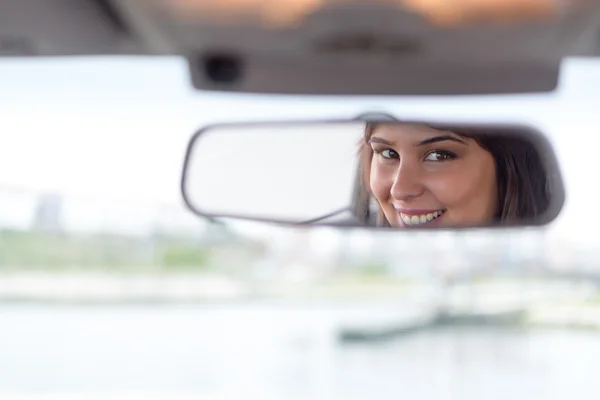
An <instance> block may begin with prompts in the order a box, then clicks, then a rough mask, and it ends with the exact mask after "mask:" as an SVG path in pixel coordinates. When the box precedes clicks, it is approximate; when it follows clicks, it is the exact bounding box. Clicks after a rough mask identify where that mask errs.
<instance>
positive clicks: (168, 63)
mask: <svg viewBox="0 0 600 400" xmlns="http://www.w3.org/2000/svg"><path fill="white" fill-rule="evenodd" d="M0 87H1V88H2V90H0V105H1V110H2V111H1V112H0V126H1V127H2V130H1V133H0V325H1V326H2V327H3V328H2V334H1V335H0V337H1V338H2V340H0V376H1V377H2V379H0V398H90V395H91V394H95V395H98V394H99V395H100V397H101V398H109V397H110V396H113V397H110V398H111V399H113V398H119V399H120V398H123V399H125V398H128V399H129V398H165V399H167V398H168V399H174V398H215V399H216V398H219V399H224V398H231V399H233V398H236V399H237V398H240V396H242V397H249V398H273V399H276V398H277V399H281V398H295V399H331V398H344V399H364V398H370V397H373V396H374V395H375V396H376V397H378V398H390V399H391V398H398V396H402V395H404V396H406V395H409V396H410V397H411V398H423V399H433V398H435V399H454V398H461V399H475V398H481V397H485V398H488V399H490V398H500V396H502V398H505V394H506V391H510V393H511V396H512V397H514V398H545V399H559V398H565V397H566V396H570V397H583V396H584V395H589V394H593V393H596V392H597V390H598V388H596V387H595V386H594V385H596V384H595V383H594V382H596V381H597V380H596V379H594V378H595V377H594V375H593V374H594V372H595V371H596V370H597V368H598V367H599V366H600V361H598V360H600V357H598V355H599V354H600V336H598V330H599V329H600V322H599V321H600V320H599V319H598V316H599V315H600V307H599V306H598V305H599V304H600V303H599V301H598V300H599V299H600V297H599V295H600V292H599V289H598V286H597V282H598V276H599V275H597V270H596V264H597V262H596V258H597V255H598V253H597V250H595V249H596V248H598V247H597V242H598V239H597V237H596V234H595V227H596V225H597V222H598V218H600V217H596V216H595V199H596V197H597V196H596V185H595V184H594V183H593V180H594V174H595V170H596V168H595V157H594V156H593V151H594V150H595V148H596V147H597V146H596V145H597V144H600V137H599V136H598V135H595V134H594V132H595V128H596V126H598V124H599V122H600V116H598V114H597V113H596V109H597V107H596V103H598V101H599V100H600V95H599V94H598V91H597V90H596V89H595V88H597V87H600V62H598V61H592V60H585V59H571V60H568V61H566V62H565V63H564V66H563V73H562V76H561V82H560V88H559V90H558V91H557V92H556V93H551V94H531V95H519V96H508V95H507V96H477V97H460V98H454V97H443V98H438V97H417V98H414V97H402V96H397V97H376V96H373V97H366V98H354V97H314V96H308V97H295V96H272V95H242V94H227V93H210V92H209V93H206V92H197V91H194V90H193V89H192V88H191V85H190V84H189V77H188V73H187V69H186V64H185V62H184V61H183V60H180V59H177V58H144V57H137V58H127V57H119V58H77V59H69V58H62V59H36V60H17V59H3V60H2V61H1V62H0ZM365 112H385V113H390V114H392V115H395V116H396V117H398V118H412V119H426V118H430V117H434V118H442V119H446V120H457V121H460V120H464V119H468V120H470V121H481V122H486V121H490V120H492V121H494V122H502V121H507V122H519V123H527V124H531V125H533V126H535V127H537V128H539V129H540V130H541V131H543V132H544V133H546V134H547V135H548V136H549V139H550V141H551V143H552V145H553V146H554V147H555V150H556V152H557V158H558V161H559V163H560V167H561V171H562V174H563V179H564V183H565V191H566V194H567V198H566V202H565V206H564V208H563V212H562V213H561V215H560V216H559V217H558V219H557V220H556V221H555V222H554V223H552V224H551V225H549V226H548V227H545V228H529V229H520V230H518V229H512V230H485V231H482V230H478V231H462V232H454V233H453V232H449V231H444V232H416V233H415V232H409V233H403V232H394V233H392V234H386V233H381V232H374V231H361V230H335V229H332V228H315V229H306V228H303V229H302V228H284V227H276V226H271V225H266V224H258V223H250V222H239V221H229V220H228V221H212V222H211V221H206V220H201V219H198V218H196V217H194V216H193V215H192V214H191V213H190V212H188V211H187V210H186V209H185V208H184V206H183V202H182V199H181V194H180V191H179V184H180V175H181V167H182V165H183V157H184V152H185V147H186V145H187V141H188V139H189V138H190V136H191V135H192V134H193V133H194V132H195V131H196V130H197V129H199V128H201V127H202V126H204V125H206V124H209V123H215V122H230V121H264V120H285V119H295V120H297V119H319V118H321V119H324V118H327V119H331V118H354V117H356V116H358V115H360V114H364V113H365ZM250 150H251V149H250ZM250 150H249V151H250ZM587 152H591V153H592V154H589V153H587ZM229 162H235V157H232V159H231V160H229ZM242 167H243V166H242ZM326 167H327V166H324V165H314V168H326ZM134 394H135V395H136V396H137V395H138V394H139V395H140V396H141V397H135V396H134ZM11 396H13V397H11ZM14 396H16V397H14ZM19 396H20V397H19ZM28 396H29V397H28ZM52 396H59V397H52ZM60 396H63V397H60ZM68 396H73V397H68Z"/></svg>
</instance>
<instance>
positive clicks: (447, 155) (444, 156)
mask: <svg viewBox="0 0 600 400" xmlns="http://www.w3.org/2000/svg"><path fill="white" fill-rule="evenodd" d="M455 158H456V154H454V153H452V152H450V151H440V150H436V151H432V152H430V153H429V154H427V156H426V157H425V161H447V160H454V159H455Z"/></svg>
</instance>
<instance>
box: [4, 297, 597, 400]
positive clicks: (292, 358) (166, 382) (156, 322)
mask: <svg viewBox="0 0 600 400" xmlns="http://www.w3.org/2000/svg"><path fill="white" fill-rule="evenodd" d="M372 307H373V309H372V310H370V311H369V310H368V307H363V309H362V310H359V311H360V312H358V311H357V310H356V309H355V308H353V307H352V305H346V306H343V307H342V306H340V305H336V306H331V305H329V306H327V307H317V306H316V305H312V306H307V305H303V306H302V305H295V306H294V305H282V304H280V305H276V304H265V303H263V304H254V305H250V304H246V305H231V306H224V305H222V306H189V305H188V306H172V305H171V306H111V307H107V306H105V307H97V306H96V307H94V306H50V305H45V306H40V305H29V306H23V305H20V306H19V305H3V306H0V398H2V399H8V398H27V399H30V398H40V399H42V398H52V399H58V398H69V399H70V398H73V399H74V398H110V399H117V398H118V399H121V398H122V399H129V398H136V399H137V398H146V399H147V398H151V399H155V398H164V399H177V398H190V399H191V398H195V399H240V398H253V399H254V398H256V399H311V400H314V399H344V400H353V399H371V398H377V399H398V398H411V399H427V400H429V399H444V400H445V399H462V400H470V399H482V398H485V399H487V400H493V399H507V398H510V399H535V398H540V399H542V398H543V399H551V400H552V399H569V398H577V399H585V398H590V399H592V398H598V396H599V395H600V380H599V379H598V378H597V371H598V370H599V369H600V335H598V334H595V333H592V332H583V331H566V330H563V331H556V330H554V331H550V330H545V331H542V330H537V331H529V332H527V331H522V330H516V329H502V330H498V329H489V328H488V329H465V328H462V329H458V328H457V329H445V330H434V331H429V332H425V333H421V334H418V335H415V336H411V337H406V338H403V339H400V340H396V341H391V342H381V343H378V344H371V345H347V344H346V345H342V344H340V343H339V342H337V341H336V337H335V333H336V327H337V326H338V324H339V323H340V321H342V320H344V318H346V320H347V319H348V318H349V313H350V311H354V314H353V318H354V319H355V320H356V319H357V318H358V317H362V318H364V320H365V321H368V315H375V314H376V313H375V311H376V309H375V306H372ZM393 308H394V309H395V310H396V311H395V312H397V309H396V307H393ZM382 309H384V310H385V308H382V307H377V310H380V311H381V310H382ZM390 309H392V308H390ZM361 312H362V314H360V313H361ZM93 394H96V395H97V397H93ZM98 396H99V397H98ZM136 396H137V397H136Z"/></svg>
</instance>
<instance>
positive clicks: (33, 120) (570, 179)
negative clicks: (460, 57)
mask: <svg viewBox="0 0 600 400" xmlns="http://www.w3.org/2000/svg"><path fill="white" fill-rule="evenodd" d="M189 82H190V80H189V76H188V73H187V70H186V64H185V62H184V61H183V60H182V59H179V58H175V57H164V58H160V57H153V58H149V57H90V58H75V59H71V58H55V59H28V60H27V59H7V58H3V59H0V88H1V90H0V128H1V129H0V187H4V188H7V187H12V188H15V190H16V191H18V189H26V190H25V191H27V190H33V191H40V190H42V191H53V192H56V193H60V194H63V195H65V196H67V197H70V198H78V199H82V200H81V202H80V203H81V204H83V203H84V202H86V201H87V202H89V203H90V204H91V203H94V204H96V205H97V207H108V208H111V207H112V209H113V211H115V210H117V209H118V212H117V211H115V212H114V213H113V215H115V217H114V221H112V222H107V221H106V218H105V217H102V216H100V215H99V214H98V213H94V212H91V211H89V212H86V211H85V210H84V209H85V207H79V211H78V213H76V215H75V214H72V215H71V216H70V220H71V223H72V224H73V225H74V226H77V225H81V226H83V225H86V224H87V225H94V224H100V223H103V224H109V223H114V224H123V225H126V224H133V225H135V224H143V222H142V220H146V219H147V218H146V219H145V217H144V216H143V214H144V212H145V211H144V210H148V211H147V212H151V211H149V210H150V209H151V208H153V207H157V206H164V207H171V206H180V205H181V204H182V200H181V195H180V192H179V180H180V174H181V167H182V163H183V156H184V151H185V148H186V144H187V141H188V139H189V138H190V137H191V135H192V134H193V133H194V132H195V131H196V130H198V129H199V128H201V127H203V126H205V125H207V124H210V123H215V122H227V121H261V120H263V121H264V120H268V121H270V120H285V119H311V118H353V117H355V116H357V115H359V114H362V113H364V112H368V111H376V112H389V113H392V114H394V115H396V116H397V117H400V118H435V119H445V120H470V121H473V120H478V121H490V120H493V121H497V122H501V121H512V122H524V123H528V124H531V125H534V126H537V127H538V128H540V129H541V130H543V131H544V132H545V133H546V134H547V135H548V136H549V138H550V140H551V142H552V144H553V145H554V146H555V147H556V149H557V152H558V158H559V161H560V162H561V164H562V168H563V178H564V180H565V184H566V189H567V203H566V205H565V209H564V210H563V214H562V216H561V217H559V220H557V223H556V224H555V225H554V226H553V230H554V231H556V232H558V233H560V232H571V231H573V230H574V229H576V228H577V230H578V232H580V233H582V234H583V235H584V236H589V235H592V234H594V232H595V230H596V226H597V222H599V221H596V219H595V218H594V217H595V216H594V215H593V214H595V209H596V202H597V198H598V195H599V193H600V192H599V191H598V185H597V184H596V183H595V182H596V170H597V163H598V162H597V161H596V155H595V151H596V149H597V148H599V147H600V146H599V145H600V139H599V135H598V133H597V132H596V130H597V129H598V126H600V124H599V122H600V115H596V111H595V110H596V109H598V106H597V104H598V103H599V102H600V91H598V90H597V88H598V87H600V62H599V61H594V60H585V59H575V60H568V61H567V62H565V64H564V65H563V73H562V75H561V83H560V88H559V89H558V91H557V92H555V93H551V94H539V95H538V94H534V95H520V96H511V95H505V96H476V97H466V98H464V97H463V98H453V97H443V98H439V97H403V96H368V97H362V98H361V97H352V96H347V97H341V96H331V97H319V96H306V97H294V96H275V95H251V94H247V95H246V94H227V93H216V92H202V91H195V90H194V89H193V88H192V87H191V85H190V83H189ZM314 167H315V168H322V167H323V166H321V165H314ZM0 200H1V199H0ZM6 207H8V206H6ZM6 207H4V210H3V212H4V213H5V214H6V213H8V214H11V213H12V209H11V210H8V211H7V208H6ZM9 208H10V207H9ZM76 208H77V207H75V208H74V209H76ZM97 209H98V208H97ZM97 209H96V210H97ZM93 214H95V215H93ZM138 217H139V221H137V222H135V221H134V220H135V219H136V218H138ZM598 218H600V217H598ZM132 221H133V222H132ZM569 234H570V233H569Z"/></svg>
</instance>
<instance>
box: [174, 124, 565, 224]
mask: <svg viewBox="0 0 600 400" xmlns="http://www.w3.org/2000/svg"><path fill="white" fill-rule="evenodd" d="M182 192H183V196H184V198H185V201H186V203H187V205H188V206H189V208H190V209H191V210H193V211H194V212H195V213H197V214H198V215H201V216H204V217H210V218H243V219H251V220H261V221H273V222H281V223H291V224H325V225H346V226H367V227H381V228H433V227H437V228H459V227H460V228H464V227H482V226H497V225H504V226H510V225H513V226H514V225H542V224H546V223H548V222H550V221H551V220H553V219H554V218H555V217H556V216H557V215H558V213H559V211H560V209H561V208H562V204H563V201H564V192H563V187H562V180H561V177H560V173H559V170H558V166H557V163H556V159H555V157H554V152H553V150H552V148H551V146H550V144H549V142H548V140H547V139H546V138H545V137H544V135H543V134H542V133H540V132H538V131H536V130H534V129H531V128H529V127H524V126H517V125H495V124H461V123H456V122H454V123H440V122H432V121H401V122H400V121H391V120H379V121H378V120H371V121H364V120H352V121H329V122H272V123H251V124H222V125H214V126H210V127H208V128H205V129H202V130H201V131H199V132H198V133H196V134H195V135H194V136H193V138H192V139H191V141H190V144H189V146H188V152H187V156H186V162H185V168H184V173H183V179H182Z"/></svg>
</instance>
